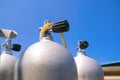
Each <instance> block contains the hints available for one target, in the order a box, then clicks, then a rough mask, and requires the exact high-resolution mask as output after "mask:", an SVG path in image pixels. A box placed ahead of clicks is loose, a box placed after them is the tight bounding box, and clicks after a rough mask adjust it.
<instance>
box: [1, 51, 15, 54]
mask: <svg viewBox="0 0 120 80" xmlns="http://www.w3.org/2000/svg"><path fill="white" fill-rule="evenodd" d="M2 54H9V55H13V54H12V52H11V51H6V50H5V51H3V52H2Z"/></svg>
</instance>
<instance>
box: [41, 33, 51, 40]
mask: <svg viewBox="0 0 120 80" xmlns="http://www.w3.org/2000/svg"><path fill="white" fill-rule="evenodd" d="M41 40H50V41H53V37H52V36H51V35H50V34H45V35H44V36H43V37H42V38H41V39H40V41H41Z"/></svg>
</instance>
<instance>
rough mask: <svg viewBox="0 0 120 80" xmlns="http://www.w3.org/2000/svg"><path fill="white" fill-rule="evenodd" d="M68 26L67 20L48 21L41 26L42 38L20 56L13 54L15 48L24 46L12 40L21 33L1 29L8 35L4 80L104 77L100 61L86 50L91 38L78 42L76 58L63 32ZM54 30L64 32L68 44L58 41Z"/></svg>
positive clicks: (0, 74)
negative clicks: (55, 40) (87, 53)
mask: <svg viewBox="0 0 120 80" xmlns="http://www.w3.org/2000/svg"><path fill="white" fill-rule="evenodd" d="M68 30H69V24H68V21H67V20H63V21H59V22H55V23H54V22H51V21H45V22H44V25H43V27H40V28H39V32H40V36H39V37H40V40H39V41H38V42H36V43H33V44H32V45H31V46H29V47H28V48H27V49H26V50H25V51H24V52H23V53H22V56H20V57H19V59H18V58H17V57H15V56H13V55H12V50H15V51H19V50H20V48H21V46H20V45H19V44H11V39H12V38H15V37H16V36H17V33H16V32H15V31H13V30H7V29H0V37H4V38H6V40H5V42H4V43H3V47H5V49H6V50H5V51H3V52H2V53H1V55H0V80H104V79H103V72H102V69H101V66H100V65H99V63H98V62H97V61H96V60H94V59H93V58H90V57H88V56H87V55H86V54H85V52H84V49H85V48H87V47H88V42H87V41H84V40H82V41H79V42H78V43H79V48H78V54H77V56H76V57H75V58H74V57H73V56H72V54H71V53H70V52H69V51H68V50H67V45H66V42H65V39H64V36H63V34H62V33H63V32H66V31H68ZM51 32H54V33H59V34H60V36H61V39H62V42H63V46H64V47H63V46H62V45H60V44H58V43H57V42H54V40H53V37H52V35H51ZM87 67H89V68H87Z"/></svg>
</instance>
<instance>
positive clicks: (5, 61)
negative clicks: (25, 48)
mask: <svg viewBox="0 0 120 80" xmlns="http://www.w3.org/2000/svg"><path fill="white" fill-rule="evenodd" d="M16 36H17V33H16V32H15V31H13V30H7V29H0V37H4V38H7V39H6V40H5V42H4V43H3V45H2V46H3V47H5V50H4V51H2V53H1V55H0V80H13V78H14V65H15V62H16V60H17V57H15V56H13V54H12V50H14V51H19V50H20V45H19V44H11V38H15V37H16Z"/></svg>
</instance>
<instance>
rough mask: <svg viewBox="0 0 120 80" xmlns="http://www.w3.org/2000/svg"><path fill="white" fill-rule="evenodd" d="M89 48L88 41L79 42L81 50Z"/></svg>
mask: <svg viewBox="0 0 120 80" xmlns="http://www.w3.org/2000/svg"><path fill="white" fill-rule="evenodd" d="M88 46H89V43H88V42H87V41H85V40H81V41H79V48H80V49H85V48H87V47H88Z"/></svg>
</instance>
